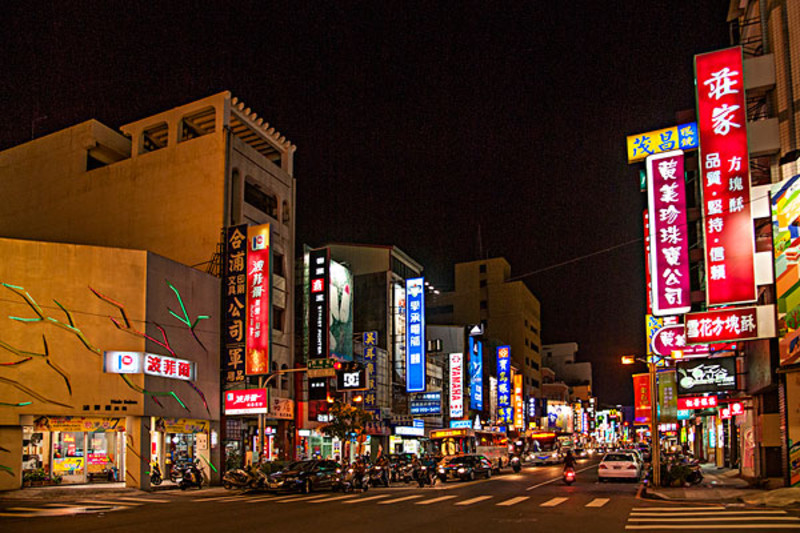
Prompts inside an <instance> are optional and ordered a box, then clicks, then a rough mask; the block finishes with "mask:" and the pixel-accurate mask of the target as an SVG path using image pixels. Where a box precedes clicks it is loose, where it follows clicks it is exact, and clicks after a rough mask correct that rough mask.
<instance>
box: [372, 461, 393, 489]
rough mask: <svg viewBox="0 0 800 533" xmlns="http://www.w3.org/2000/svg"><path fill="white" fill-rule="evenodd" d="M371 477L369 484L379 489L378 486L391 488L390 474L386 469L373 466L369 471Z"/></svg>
mask: <svg viewBox="0 0 800 533" xmlns="http://www.w3.org/2000/svg"><path fill="white" fill-rule="evenodd" d="M367 472H368V475H369V484H370V485H372V486H374V487H377V486H378V485H383V486H384V487H388V486H389V474H388V472H387V471H386V470H385V467H383V466H379V465H372V466H371V467H370V468H369V469H368V470H367Z"/></svg>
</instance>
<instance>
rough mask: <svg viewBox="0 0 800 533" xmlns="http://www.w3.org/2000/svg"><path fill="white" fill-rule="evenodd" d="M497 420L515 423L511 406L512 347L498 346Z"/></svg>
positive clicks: (499, 422)
mask: <svg viewBox="0 0 800 533" xmlns="http://www.w3.org/2000/svg"><path fill="white" fill-rule="evenodd" d="M497 422H498V424H500V425H511V424H513V423H514V409H513V408H512V407H511V347H510V346H498V347H497Z"/></svg>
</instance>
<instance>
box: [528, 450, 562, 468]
mask: <svg viewBox="0 0 800 533" xmlns="http://www.w3.org/2000/svg"><path fill="white" fill-rule="evenodd" d="M563 460H564V458H563V457H562V456H561V454H559V453H558V452H557V451H556V450H546V451H539V452H532V453H531V454H530V455H529V456H528V462H529V463H530V464H532V465H534V466H537V465H555V464H558V463H560V462H561V461H563Z"/></svg>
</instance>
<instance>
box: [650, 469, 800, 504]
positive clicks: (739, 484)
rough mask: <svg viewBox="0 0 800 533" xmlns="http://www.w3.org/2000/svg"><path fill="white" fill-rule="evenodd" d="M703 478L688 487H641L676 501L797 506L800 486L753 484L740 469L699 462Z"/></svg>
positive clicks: (661, 497)
mask: <svg viewBox="0 0 800 533" xmlns="http://www.w3.org/2000/svg"><path fill="white" fill-rule="evenodd" d="M701 468H702V469H703V481H702V482H701V483H700V484H699V485H692V486H690V487H644V489H643V491H642V496H643V497H645V498H649V499H656V500H668V501H676V502H714V503H746V504H748V505H766V506H769V507H786V506H800V487H797V488H792V487H782V488H776V489H774V490H769V489H768V488H766V489H764V488H755V487H753V486H752V485H750V484H749V483H748V482H747V481H745V480H743V479H742V478H740V477H739V471H738V470H734V469H729V468H717V467H716V466H714V465H702V467H701Z"/></svg>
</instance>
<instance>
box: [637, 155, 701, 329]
mask: <svg viewBox="0 0 800 533" xmlns="http://www.w3.org/2000/svg"><path fill="white" fill-rule="evenodd" d="M647 196H648V212H649V214H650V224H649V226H650V229H651V231H650V282H651V284H652V290H653V294H652V305H653V314H654V315H656V316H665V315H679V314H682V313H686V312H687V311H690V310H691V308H692V305H691V301H690V300H691V298H690V295H689V293H690V290H691V288H690V286H689V234H688V231H687V226H686V184H685V181H684V177H683V152H682V151H680V150H677V151H673V152H665V153H663V154H658V155H652V156H650V157H648V158H647Z"/></svg>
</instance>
